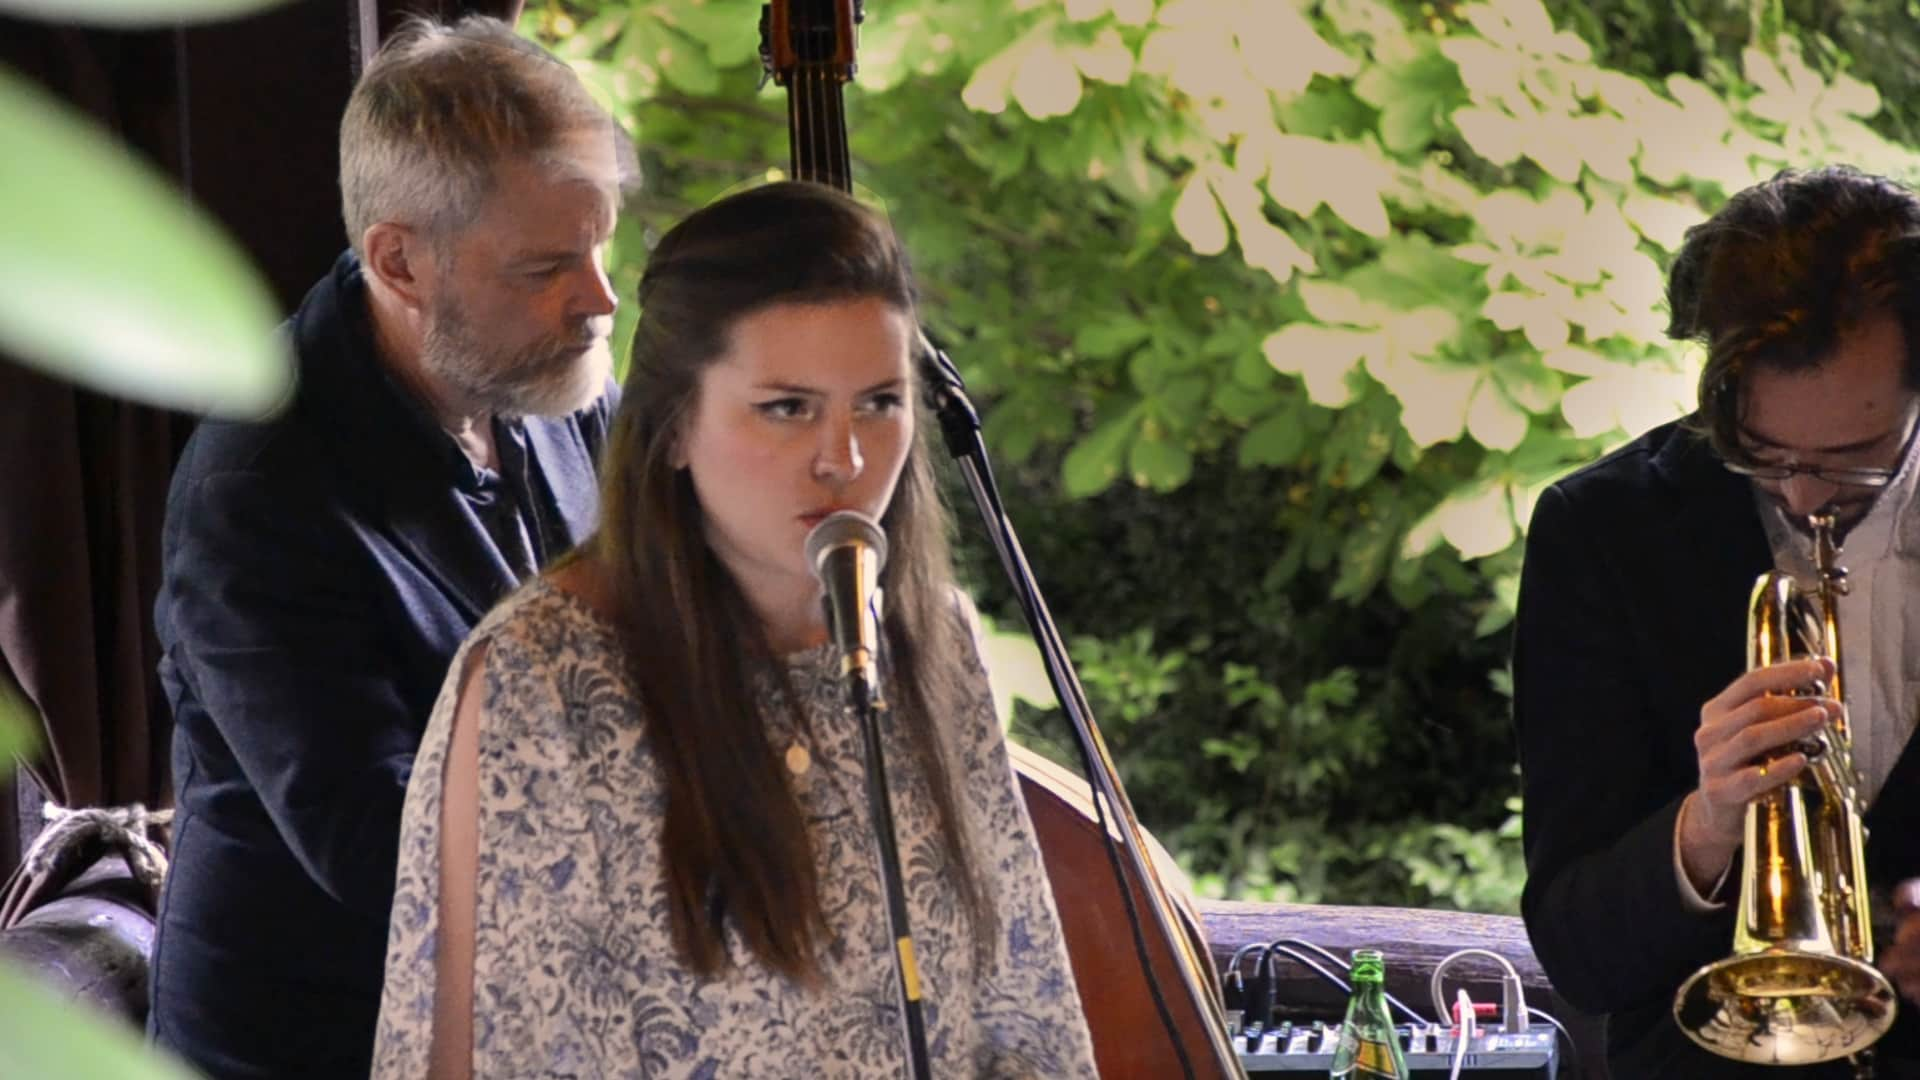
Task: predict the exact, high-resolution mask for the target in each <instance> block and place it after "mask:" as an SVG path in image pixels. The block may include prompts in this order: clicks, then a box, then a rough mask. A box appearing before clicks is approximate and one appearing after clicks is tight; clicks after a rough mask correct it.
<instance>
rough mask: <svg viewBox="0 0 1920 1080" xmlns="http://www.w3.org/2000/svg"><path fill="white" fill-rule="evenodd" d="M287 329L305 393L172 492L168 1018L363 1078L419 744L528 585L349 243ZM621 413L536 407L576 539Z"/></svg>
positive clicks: (533, 439) (158, 1004) (203, 436)
mask: <svg viewBox="0 0 1920 1080" xmlns="http://www.w3.org/2000/svg"><path fill="white" fill-rule="evenodd" d="M284 331H285V332H286V333H287V334H289V335H290V337H291V340H292V341H293V343H294V346H295V349H296V351H297V352H298V355H299V364H300V368H299V370H300V380H301V381H300V388H299V391H298V395H297V398H296V400H295V401H294V403H293V405H292V407H291V408H290V409H289V410H288V411H286V412H285V413H284V414H283V415H281V416H280V417H278V418H277V419H274V420H272V421H269V422H267V423H262V424H240V423H219V422H208V423H205V424H202V425H201V426H200V428H199V429H198V430H197V431H196V432H195V434H194V435H193V437H192V439H191V440H190V441H189V443H188V445H187V448H186V451H185V454H184V456H183V457H182V458H181V460H180V463H179V465H178V467H177V469H176V471H175V474H174V479H173V486H172V490H171V493H170V495H169V497H168V500H167V518H166V529H165V533H164V541H163V548H164V577H163V582H162V586H161V591H160V597H159V601H158V603H157V605H156V619H157V622H158V628H159V636H160V644H161V648H162V650H163V659H162V661H161V665H160V671H161V679H162V682H163V683H164V685H165V687H166V691H167V695H168V698H169V700H170V702H171V704H172V707H173V712H174V723H175V730H174V746H173V770H174V778H175V786H176V791H177V804H178V813H179V816H178V818H177V819H176V822H175V825H174V835H173V865H172V869H171V872H170V873H169V875H168V881H167V887H166V894H165V897H164V900H163V902H162V906H161V913H160V925H159V934H158V939H157V941H156V943H155V946H154V956H153V979H152V999H153V1009H152V1017H151V1020H150V1028H151V1031H152V1033H153V1035H154V1037H155V1040H156V1041H157V1042H159V1043H162V1044H164V1045H167V1046H170V1047H171V1048H173V1049H175V1050H176V1051H178V1052H179V1053H181V1054H183V1055H184V1056H185V1057H186V1058H188V1059H189V1060H190V1061H192V1062H193V1063H195V1064H196V1065H197V1066H198V1067H200V1068H201V1069H202V1070H204V1071H206V1072H207V1073H210V1074H212V1075H214V1076H217V1077H241V1076H245V1077H253V1076H259V1077H287V1076H342V1077H347V1076H353V1077H364V1076H365V1075H366V1074H367V1069H368V1064H369V1060H370V1058H371V1054H372V1044H373V1028H374V1019H375V1016H376V1014H377V1011H378V1007H379V999H380V987H381V973H382V970H383V966H384V961H385V951H386V941H387V920H388V908H389V906H390V905H391V903H392V900H393V881H394V869H395V859H396V850H397V844H398V833H399V826H400V808H401V802H402V799H403V797H404V794H405V790H406V784H407V776H408V773H409V771H410V769H411V768H412V764H413V757H414V753H415V751H416V750H417V748H418V746H419V740H420V736H421V733H422V731H423V730H424V729H425V726H426V721H427V715H428V712H429V711H430V709H431V706H432V704H433V701H434V699H435V697H436V695H437V694H438V693H439V691H440V687H441V684H442V682H443V680H444V679H445V677H446V674H447V666H448V664H449V662H450V661H451V659H452V657H453V653H454V650H455V649H456V648H457V647H458V646H459V644H460V642H461V640H462V639H463V638H465V637H466V635H467V633H468V631H469V630H470V629H471V628H472V627H473V626H474V624H475V623H476V622H477V621H478V620H479V619H480V617H481V616H482V615H483V614H484V613H485V612H486V611H487V609H488V608H489V607H491V606H492V605H493V604H494V602H495V601H497V600H499V599H500V598H501V597H502V596H504V595H505V594H506V593H507V592H508V591H509V590H510V589H512V588H513V587H514V585H515V584H516V582H515V578H514V574H513V572H512V571H511V570H510V569H509V563H508V561H507V560H506V559H504V558H503V557H502V555H501V553H500V552H499V550H498V549H497V548H496V546H495V544H494V542H493V541H492V540H491V539H490V538H489V535H488V533H487V531H486V530H485V529H484V528H483V526H482V524H481V522H480V520H479V519H478V518H477V517H476V515H475V512H474V510H473V507H472V505H471V504H470V496H471V493H472V491H473V490H476V485H477V483H478V475H479V474H478V473H477V472H476V471H475V470H474V469H473V468H472V466H471V465H469V464H468V463H467V462H466V459H465V458H464V457H463V456H462V455H461V454H460V452H459V450H458V449H457V448H456V447H455V446H454V445H453V442H452V440H451V439H450V438H448V437H447V435H446V434H445V433H444V432H443V431H441V430H440V429H439V428H438V427H437V425H435V424H434V423H433V421H432V420H431V419H430V418H429V417H428V416H427V415H426V414H425V412H424V410H422V409H421V408H420V407H419V406H417V405H415V404H414V403H413V401H412V400H411V399H410V398H408V397H407V396H406V395H405V394H404V393H403V392H402V391H401V390H400V389H399V388H398V386H397V384H395V383H394V382H392V381H391V380H390V379H389V378H388V376H387V375H386V374H385V371H384V369H383V368H382V367H381V366H380V365H379V363H378V362H377V360H376V358H375V354H374V349H373V344H372V338H371V334H370V330H369V326H368V321H367V314H366V304H365V298H364V287H363V285H362V283H361V279H360V276H359V270H358V264H357V263H356V262H355V261H354V259H353V258H352V256H351V255H348V256H343V257H342V258H341V260H340V262H339V263H337V264H336V265H335V267H334V269H333V272H332V273H331V274H330V275H329V276H328V277H327V278H326V279H325V280H323V281H321V282H320V284H318V285H316V286H315V287H314V289H313V291H312V292H311V293H309V294H308V296H307V298H306V300H305V301H304V302H303V303H302V304H301V307H300V310H299V311H298V312H297V313H295V315H294V316H293V318H292V319H291V320H290V321H289V323H288V324H287V326H286V327H285V328H284ZM610 408H611V401H610V400H608V399H602V400H601V401H599V402H597V403H596V404H595V405H593V406H592V407H590V408H589V409H587V410H585V411H583V412H580V413H577V414H575V415H573V416H571V417H568V418H565V419H560V420H547V421H542V420H531V419H530V420H527V421H526V422H525V432H526V444H527V446H528V447H529V450H530V456H531V458H532V471H534V472H536V473H538V474H540V475H541V476H543V477H544V484H543V485H542V484H536V485H535V486H536V487H544V488H545V489H546V492H547V493H548V495H549V496H550V498H549V499H548V500H547V511H548V512H549V513H550V514H553V515H555V516H556V517H557V518H558V519H559V520H561V521H564V523H565V529H566V531H567V532H569V533H570V534H571V537H572V539H573V540H575V541H577V540H579V539H582V538H584V536H585V535H586V533H587V532H588V531H589V530H590V529H591V528H592V526H593V523H594V511H595V507H596V505H597V498H596V489H595V478H594V465H595V461H596V458H597V455H598V452H599V449H600V446H601V444H602V442H603V438H604V435H605V432H606V427H607V422H608V416H609V410H610ZM428 962H430V961H428Z"/></svg>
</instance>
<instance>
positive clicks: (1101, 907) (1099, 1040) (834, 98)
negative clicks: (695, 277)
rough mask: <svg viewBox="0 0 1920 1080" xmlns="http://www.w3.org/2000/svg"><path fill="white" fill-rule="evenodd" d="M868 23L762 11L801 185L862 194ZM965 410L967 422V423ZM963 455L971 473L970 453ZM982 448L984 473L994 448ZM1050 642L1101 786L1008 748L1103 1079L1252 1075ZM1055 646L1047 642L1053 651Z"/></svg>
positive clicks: (845, 13)
mask: <svg viewBox="0 0 1920 1080" xmlns="http://www.w3.org/2000/svg"><path fill="white" fill-rule="evenodd" d="M863 18H864V11H863V2H862V0H770V2H768V3H767V4H766V6H765V7H763V8H762V10H761V16H760V41H761V44H760V52H761V60H762V62H763V64H764V66H765V69H766V72H767V74H768V76H769V77H771V78H772V79H773V80H774V81H775V82H776V83H778V84H779V85H781V86H783V87H785V88H786V90H787V136H788V146H789V149H790V151H791V161H792V176H793V178H794V179H796V180H807V181H812V182H815V183H820V184H826V185H828V186H831V187H835V188H838V189H840V190H842V191H848V192H851V191H852V189H853V175H852V162H851V156H850V153H849V150H848V142H847V121H846V107H845V99H844V96H843V88H844V87H845V85H846V84H847V83H849V82H851V81H852V79H853V75H854V70H855V61H854V53H855V49H856V44H857V33H858V28H859V24H860V23H861V21H862V20H863ZM922 353H923V357H924V359H923V368H922V374H923V376H924V378H923V382H925V383H927V384H928V386H929V387H930V388H931V389H932V392H933V394H934V395H936V396H939V395H941V394H942V393H943V392H944V393H945V394H946V396H945V397H944V398H943V399H942V401H941V403H940V407H939V409H938V411H939V412H940V413H941V419H942V427H943V428H945V429H946V430H947V431H948V438H949V443H950V445H951V444H953V443H954V442H955V440H956V439H957V438H959V437H960V436H957V435H956V434H955V427H956V426H958V427H963V428H964V427H967V426H968V421H970V423H971V429H972V430H971V434H970V437H971V439H972V441H973V444H974V445H975V446H976V447H977V445H978V431H979V424H978V420H977V417H973V416H972V409H971V406H970V405H967V404H966V403H965V396H964V388H963V387H961V386H960V383H959V378H958V374H957V372H955V371H954V369H953V368H952V365H951V364H950V363H947V362H946V358H945V356H944V354H942V353H940V352H939V350H937V349H934V348H933V347H932V346H931V345H930V344H927V343H926V342H925V341H924V338H923V342H922ZM956 398H957V400H956ZM956 412H957V413H960V414H962V415H961V417H960V419H959V420H957V421H956V419H955V414H956ZM955 453H956V456H957V457H960V458H961V459H962V466H963V469H964V468H965V455H964V453H963V451H961V450H959V449H957V448H956V450H955ZM979 453H980V461H981V463H982V464H983V465H984V451H979ZM969 480H970V482H971V483H972V484H973V486H974V491H975V496H976V498H978V499H982V507H983V510H985V511H986V514H985V515H984V516H987V517H988V518H989V525H990V527H991V526H992V525H993V524H995V520H994V519H995V518H996V517H999V515H996V514H994V513H993V511H992V510H991V509H990V505H991V500H993V499H994V496H993V495H992V494H991V490H990V487H991V485H990V481H987V488H988V491H987V493H986V494H985V495H984V496H983V493H982V489H981V481H980V480H979V479H978V477H977V476H975V475H969ZM1009 535H1010V534H1009ZM996 543H997V546H998V547H999V548H1000V552H1001V555H1002V558H1003V560H1007V559H1009V558H1011V559H1013V560H1017V561H1018V565H1017V566H1016V565H1015V564H1014V563H1013V562H1009V565H1008V569H1009V572H1010V573H1012V574H1013V575H1014V577H1015V579H1016V587H1018V585H1019V584H1020V579H1021V578H1022V577H1026V578H1027V579H1029V580H1030V575H1025V574H1024V573H1023V572H1024V570H1025V565H1024V560H1023V557H1021V556H1020V555H1019V553H1018V544H1017V541H1016V542H1013V543H1011V544H1008V543H1002V542H999V540H998V538H997V537H996ZM1009 548H1011V549H1012V551H1011V553H1010V552H1009ZM1023 601H1024V602H1027V603H1028V605H1029V610H1028V612H1027V614H1028V622H1029V624H1030V625H1033V626H1035V627H1036V630H1037V632H1048V631H1051V628H1052V624H1051V620H1050V619H1048V618H1047V617H1046V614H1045V607H1044V603H1042V602H1040V601H1039V600H1038V594H1037V591H1035V592H1033V593H1031V598H1030V599H1029V597H1028V595H1027V594H1023ZM1036 608H1037V610H1035V609H1036ZM1036 616H1037V617H1036ZM1041 627H1044V628H1045V631H1039V628H1041ZM1052 644H1053V645H1055V646H1056V648H1055V649H1054V650H1053V656H1054V659H1055V664H1054V666H1053V667H1052V668H1051V669H1050V675H1052V677H1053V680H1054V692H1055V694H1056V696H1058V697H1059V698H1060V700H1061V701H1062V702H1063V703H1066V704H1069V707H1068V708H1067V709H1066V712H1067V713H1068V715H1069V717H1070V718H1071V719H1073V721H1074V723H1075V724H1076V726H1077V727H1078V728H1079V731H1078V734H1079V735H1080V737H1081V745H1082V749H1083V757H1084V759H1085V761H1086V764H1087V768H1088V770H1089V774H1090V776H1091V777H1092V780H1093V782H1092V783H1091V784H1089V783H1088V782H1086V781H1082V780H1081V779H1080V778H1079V777H1077V776H1074V775H1073V774H1072V773H1071V772H1068V771H1067V770H1065V769H1062V768H1060V767H1058V766H1055V765H1053V764H1052V763H1051V762H1048V761H1046V760H1045V759H1044V758H1041V757H1039V756H1038V755H1036V754H1033V753H1031V752H1029V751H1026V750H1024V749H1022V748H1021V747H1019V746H1016V745H1013V744H1009V746H1008V750H1009V752H1010V753H1011V754H1012V756H1013V759H1014V763H1015V769H1016V772H1017V773H1018V775H1019V782H1020V788H1021V793H1022V795H1023V796H1024V797H1025V799H1026V805H1027V811H1028V814H1029V816H1030V817H1031V818H1032V820H1033V826H1034V833H1035V837H1036V839H1037V840H1038V842H1039V846H1040V851H1041V857H1042V859H1043V861H1044V862H1045V864H1046V867H1047V876H1048V880H1049V883H1050V885H1051V886H1052V888H1053V895H1054V902H1055V905H1056V906H1057V907H1058V909H1059V911H1060V921H1061V928H1062V931H1063V933H1064V936H1065V938H1066V944H1067V952H1068V955H1069V958H1070V960H1071V962H1072V965H1073V975H1074V980H1075V982H1076V984H1077V985H1078V987H1079V991H1080V997H1081V1002H1082V1005H1083V1006H1084V1008H1085V1012H1086V1019H1087V1026H1088V1028H1089V1030H1090V1032H1091V1034H1092V1039H1093V1047H1094V1055H1095V1059H1096V1062H1097V1064H1098V1065H1099V1068H1100V1074H1101V1076H1103V1077H1107V1078H1109V1080H1112V1078H1132V1077H1140V1078H1155V1080H1158V1078H1164V1077H1170V1076H1186V1077H1203V1076H1230V1077H1241V1076H1244V1075H1245V1071H1244V1070H1243V1069H1242V1068H1241V1066H1240V1063H1239V1059H1238V1057H1237V1056H1236V1055H1235V1054H1234V1052H1233V1049H1232V1046H1231V1045H1230V1043H1229V1041H1228V1038H1227V1034H1226V1022H1225V1017H1224V1016H1223V1015H1222V1013H1221V1011H1220V1003H1219V1000H1218V998H1217V997H1216V994H1215V987H1216V985H1217V984H1216V980H1215V977H1214V976H1213V974H1212V971H1211V967H1210V962H1209V954H1208V949H1207V946H1206V942H1205V937H1204V934H1203V933H1202V932H1201V928H1200V922H1199V919H1198V917H1197V916H1196V915H1195V914H1194V912H1193V907H1192V900H1191V897H1190V896H1187V895H1186V894H1185V893H1184V891H1181V892H1180V893H1178V894H1177V895H1176V893H1175V892H1174V891H1173V890H1171V889H1169V888H1168V886H1167V883H1166V880H1165V879H1166V878H1168V877H1173V876H1175V875H1177V874H1178V871H1177V870H1174V869H1173V868H1172V860H1171V859H1170V858H1168V857H1167V855H1166V853H1165V851H1164V850H1163V849H1161V848H1160V847H1159V845H1158V844H1156V843H1154V842H1153V840H1152V838H1151V837H1150V836H1148V835H1147V834H1146V832H1145V830H1143V829H1142V828H1141V827H1140V824H1139V822H1138V821H1137V820H1136V819H1135V817H1134V815H1133V810H1132V806H1131V803H1130V802H1129V801H1128V799H1127V797H1126V792H1125V789H1124V788H1123V787H1122V786H1121V783H1120V777H1119V773H1118V771H1117V770H1116V769H1115V768H1114V766H1113V762H1112V759H1111V758H1110V757H1109V756H1108V755H1107V752H1106V746H1105V743H1104V741H1103V740H1102V739H1101V737H1100V734H1099V729H1098V728H1097V727H1095V726H1093V723H1092V719H1091V717H1090V716H1087V715H1086V714H1085V710H1084V707H1082V708H1078V709H1076V708H1073V707H1071V706H1072V703H1074V702H1079V703H1080V704H1081V705H1082V706H1083V705H1084V702H1083V699H1082V696H1081V695H1080V692H1079V684H1078V681H1077V680H1076V679H1075V678H1074V676H1073V675H1072V672H1071V669H1069V668H1066V667H1065V661H1064V655H1063V654H1064V650H1061V649H1058V648H1057V646H1058V641H1057V637H1056V638H1055V640H1054V641H1053V642H1052ZM1047 645H1048V642H1047V641H1045V640H1043V641H1042V651H1043V653H1047V652H1048V649H1047ZM1096 792H1098V793H1099V795H1098V796H1096V795H1095V793H1096ZM1109 815H1111V816H1112V818H1114V819H1115V820H1108V817H1109Z"/></svg>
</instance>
